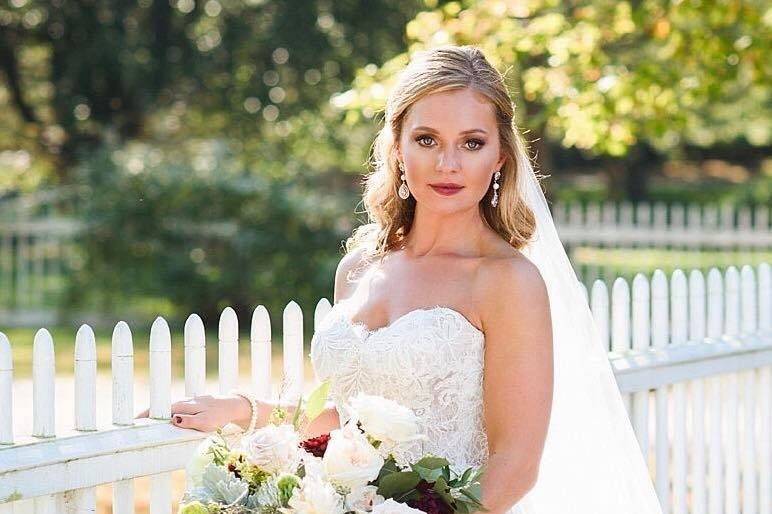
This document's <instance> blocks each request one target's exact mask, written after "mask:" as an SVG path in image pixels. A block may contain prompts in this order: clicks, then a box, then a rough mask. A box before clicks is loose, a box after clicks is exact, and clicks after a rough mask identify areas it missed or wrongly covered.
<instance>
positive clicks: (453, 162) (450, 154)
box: [437, 145, 461, 172]
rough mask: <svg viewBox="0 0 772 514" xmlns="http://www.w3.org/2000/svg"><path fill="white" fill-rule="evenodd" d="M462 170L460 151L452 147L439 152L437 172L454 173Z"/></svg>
mask: <svg viewBox="0 0 772 514" xmlns="http://www.w3.org/2000/svg"><path fill="white" fill-rule="evenodd" d="M460 170H461V159H460V156H459V152H458V149H457V148H455V147H453V146H452V145H451V146H449V147H447V148H446V149H444V150H442V151H440V152H439V154H438V156H437V171H441V172H452V171H460Z"/></svg>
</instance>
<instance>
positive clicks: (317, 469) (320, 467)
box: [303, 451, 327, 480]
mask: <svg viewBox="0 0 772 514" xmlns="http://www.w3.org/2000/svg"><path fill="white" fill-rule="evenodd" d="M303 469H304V470H305V476H313V477H316V478H318V479H320V480H327V473H325V471H324V463H323V462H322V458H321V457H317V456H315V455H313V454H311V453H308V452H306V451H304V452H303Z"/></svg>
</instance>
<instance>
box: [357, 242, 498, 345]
mask: <svg viewBox="0 0 772 514" xmlns="http://www.w3.org/2000/svg"><path fill="white" fill-rule="evenodd" d="M483 259H484V258H482V257H459V256H424V257H420V258H413V259H410V258H407V257H405V256H404V255H403V254H402V252H400V251H395V252H393V253H392V254H389V255H387V256H386V257H385V258H384V260H383V262H381V263H379V262H378V261H377V260H376V261H375V262H373V263H372V264H371V265H370V267H369V268H368V269H366V270H363V271H360V272H359V273H358V274H357V275H355V276H353V277H352V279H351V280H352V281H353V282H354V284H355V285H352V289H353V293H352V294H351V296H350V297H349V298H346V301H348V302H351V303H353V304H354V305H355V306H356V307H354V308H352V319H351V321H352V322H354V323H361V324H364V325H365V326H366V327H367V328H368V329H369V330H377V329H380V328H384V327H387V326H389V325H391V324H392V323H393V322H394V321H395V320H397V319H399V318H400V317H401V316H404V315H405V314H407V313H409V312H411V311H413V310H418V309H425V308H431V307H434V306H437V305H441V306H444V307H449V308H451V309H453V310H456V311H458V312H459V313H461V314H462V315H463V316H465V317H466V318H467V319H468V320H470V321H471V322H472V323H473V324H475V325H476V326H478V327H479V326H480V324H481V323H480V319H479V317H478V315H477V313H476V312H475V309H474V281H475V276H476V274H477V270H478V269H479V266H480V264H481V262H482V261H483Z"/></svg>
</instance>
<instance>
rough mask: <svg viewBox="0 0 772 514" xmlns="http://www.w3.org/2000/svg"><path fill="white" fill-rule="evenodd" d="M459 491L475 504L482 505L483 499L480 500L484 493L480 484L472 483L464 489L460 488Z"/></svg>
mask: <svg viewBox="0 0 772 514" xmlns="http://www.w3.org/2000/svg"><path fill="white" fill-rule="evenodd" d="M459 492H460V493H461V494H463V495H464V496H466V497H467V498H469V499H470V500H472V501H473V502H474V503H475V504H477V505H482V501H481V500H480V496H481V495H482V490H481V489H480V484H472V485H470V486H469V487H466V488H464V489H459Z"/></svg>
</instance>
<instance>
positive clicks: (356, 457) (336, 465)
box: [322, 425, 384, 489]
mask: <svg viewBox="0 0 772 514" xmlns="http://www.w3.org/2000/svg"><path fill="white" fill-rule="evenodd" d="M322 462H323V463H324V470H325V472H326V473H327V477H328V478H329V480H330V482H333V483H335V484H337V485H340V486H347V487H350V488H352V489H353V488H354V487H357V486H361V485H365V484H366V483H367V482H369V481H370V480H375V479H376V478H378V473H379V472H380V471H381V468H382V467H383V462H384V461H383V457H381V455H380V454H379V453H378V450H376V449H375V448H374V447H373V445H372V444H371V443H370V441H368V440H367V437H365V435H364V434H363V433H362V432H360V431H359V429H358V428H356V426H352V425H346V426H344V427H343V428H339V429H336V430H333V431H332V432H330V440H329V441H328V442H327V450H326V451H325V452H324V457H323V458H322Z"/></svg>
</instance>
